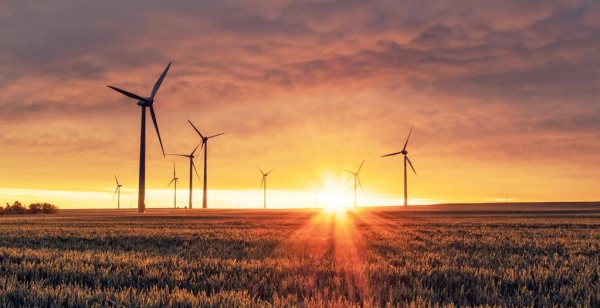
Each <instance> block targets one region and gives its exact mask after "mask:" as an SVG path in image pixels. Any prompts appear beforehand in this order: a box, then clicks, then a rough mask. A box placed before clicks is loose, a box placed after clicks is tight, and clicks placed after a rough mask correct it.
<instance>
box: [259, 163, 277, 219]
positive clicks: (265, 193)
mask: <svg viewBox="0 0 600 308" xmlns="http://www.w3.org/2000/svg"><path fill="white" fill-rule="evenodd" d="M256 168H258V166H256ZM258 170H259V171H260V173H262V181H260V188H263V183H264V187H265V188H264V199H263V200H264V208H265V209H266V208H267V176H269V173H271V172H273V170H275V169H273V170H271V171H269V172H267V173H264V172H263V171H262V170H261V169H260V168H258Z"/></svg>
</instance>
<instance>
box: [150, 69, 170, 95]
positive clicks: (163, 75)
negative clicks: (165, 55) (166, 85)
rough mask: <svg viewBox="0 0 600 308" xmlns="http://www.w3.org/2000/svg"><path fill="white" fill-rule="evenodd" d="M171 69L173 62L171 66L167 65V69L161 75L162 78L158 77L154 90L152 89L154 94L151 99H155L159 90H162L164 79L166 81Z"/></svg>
mask: <svg viewBox="0 0 600 308" xmlns="http://www.w3.org/2000/svg"><path fill="white" fill-rule="evenodd" d="M169 67H171V62H169V65H167V68H165V70H164V72H163V73H162V74H161V75H160V77H158V80H157V81H156V83H155V84H154V88H153V89H152V94H150V97H151V98H152V99H154V95H156V92H158V88H160V84H161V83H162V82H163V79H165V76H166V75H167V72H168V71H169Z"/></svg>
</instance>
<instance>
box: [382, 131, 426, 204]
mask: <svg viewBox="0 0 600 308" xmlns="http://www.w3.org/2000/svg"><path fill="white" fill-rule="evenodd" d="M413 127H414V126H413ZM413 127H411V128H410V132H409V133H408V138H406V143H404V148H402V151H400V152H396V153H391V154H386V155H382V156H381V157H386V156H393V155H398V154H402V155H404V206H408V202H407V199H408V188H407V183H406V162H408V164H409V165H410V168H411V169H412V170H413V172H414V173H415V175H417V171H415V167H413V165H412V163H411V162H410V159H409V158H408V156H406V154H408V152H407V151H406V145H407V144H408V139H410V134H411V133H412V130H413Z"/></svg>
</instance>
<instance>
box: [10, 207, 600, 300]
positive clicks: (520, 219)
mask: <svg viewBox="0 0 600 308" xmlns="http://www.w3.org/2000/svg"><path fill="white" fill-rule="evenodd" d="M94 305H99V306H148V307H164V306H184V307H203V306H205V307H222V306H225V307H269V306H276V307H289V306H300V307H323V306H342V307H345V306H363V307H386V306H392V307H395V306H417V307H425V306H450V307H452V306H519V307H522V306H557V305H558V306H569V307H574V306H585V307H598V306H600V204H596V203H579V204H530V205H509V204H507V205H505V204H498V205H440V206H435V207H419V208H412V209H409V210H404V209H401V208H373V209H359V210H356V211H346V212H324V211H321V210H266V211H264V210H254V211H250V210H247V211H234V210H208V211H201V210H193V211H189V210H150V211H149V212H148V213H146V214H142V215H138V214H137V213H135V212H133V211H131V210H121V211H113V210H105V211H102V210H96V211H91V210H79V211H75V210H71V211H68V210H64V211H61V213H59V214H55V215H38V216H26V215H25V216H18V217H16V216H12V217H2V218H0V306H2V307H5V306H8V307H10V306H42V307H48V306H69V307H73V306H83V307H85V306H94Z"/></svg>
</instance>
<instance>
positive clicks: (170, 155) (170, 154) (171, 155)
mask: <svg viewBox="0 0 600 308" xmlns="http://www.w3.org/2000/svg"><path fill="white" fill-rule="evenodd" d="M165 155H167V156H183V157H190V156H189V155H185V154H165Z"/></svg>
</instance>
